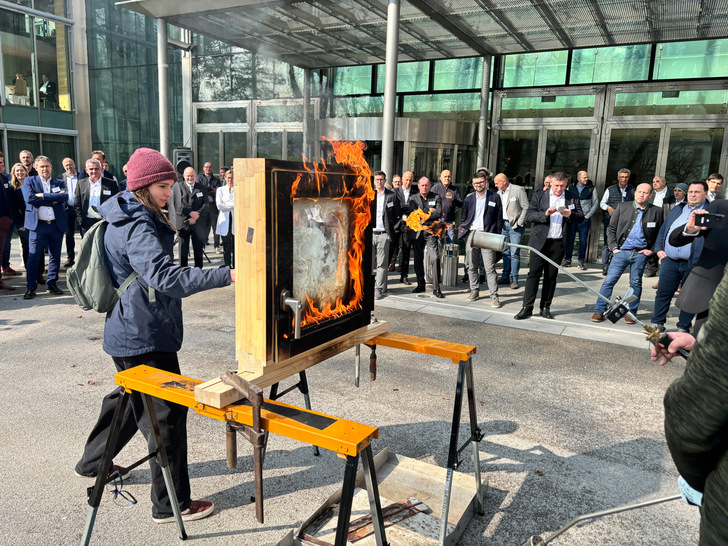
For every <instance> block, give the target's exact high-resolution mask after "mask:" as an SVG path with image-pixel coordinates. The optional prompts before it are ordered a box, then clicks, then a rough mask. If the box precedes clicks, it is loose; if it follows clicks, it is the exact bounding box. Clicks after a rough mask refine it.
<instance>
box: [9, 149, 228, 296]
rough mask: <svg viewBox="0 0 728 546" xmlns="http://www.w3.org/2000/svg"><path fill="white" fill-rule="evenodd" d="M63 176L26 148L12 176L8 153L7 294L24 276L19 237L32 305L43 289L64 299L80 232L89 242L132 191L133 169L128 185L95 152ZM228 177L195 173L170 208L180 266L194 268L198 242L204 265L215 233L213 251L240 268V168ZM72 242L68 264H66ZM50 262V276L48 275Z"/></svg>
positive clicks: (207, 167) (66, 165) (208, 168)
mask: <svg viewBox="0 0 728 546" xmlns="http://www.w3.org/2000/svg"><path fill="white" fill-rule="evenodd" d="M61 165H62V167H63V172H62V173H60V175H59V176H54V173H53V162H52V161H51V159H50V158H48V157H46V156H43V155H39V156H37V157H33V154H32V153H31V152H30V151H29V150H23V151H21V152H20V154H19V156H18V162H17V163H15V164H13V165H12V167H10V169H9V170H8V171H7V172H6V163H5V156H4V154H2V153H0V265H1V269H0V290H8V291H12V290H16V289H17V287H15V286H12V285H11V284H9V283H8V282H7V281H8V278H10V277H14V276H19V275H21V273H19V272H18V271H16V270H15V269H14V268H13V267H12V265H11V263H10V253H11V249H12V248H11V245H12V238H13V235H14V234H15V233H17V235H18V240H19V244H20V249H21V256H22V260H23V265H24V266H25V270H26V283H25V284H26V291H25V294H24V296H23V298H24V299H26V300H30V299H33V298H34V297H35V296H36V291H37V289H38V285H45V286H46V290H47V291H48V293H50V294H53V295H62V294H63V290H61V289H60V288H59V287H58V284H57V281H58V276H59V272H60V268H61V267H63V268H66V269H67V268H70V267H72V266H73V265H74V263H75V257H76V233H77V232H78V233H79V234H80V235H81V237H84V235H85V234H86V233H87V232H88V230H89V229H90V228H91V226H93V225H94V224H96V223H97V222H99V221H100V219H101V216H100V215H99V212H98V210H99V207H101V206H102V205H103V204H104V203H105V202H106V201H108V200H109V199H111V198H112V197H113V196H116V195H117V194H119V193H120V192H125V191H127V189H128V188H127V178H126V176H127V168H128V166H127V165H124V167H123V169H122V170H123V172H124V179H122V180H118V179H117V178H116V176H114V175H113V174H112V173H111V172H110V171H109V164H108V162H107V161H106V156H105V154H104V152H103V151H101V150H95V151H94V152H93V153H92V155H91V158H89V159H88V160H87V161H86V162H85V163H84V168H83V169H82V170H80V171H79V170H77V168H76V162H75V161H74V160H73V159H72V158H70V157H66V158H64V159H63V160H62V161H61ZM220 174H221V177H222V180H224V181H221V179H220V178H218V177H216V176H215V175H214V174H213V172H212V164H211V163H210V162H206V163H205V164H204V166H203V172H202V173H200V174H199V175H198V174H197V173H196V172H195V170H194V169H193V168H191V167H189V168H187V169H186V170H185V171H184V175H183V181H182V182H177V183H175V184H174V186H173V192H172V199H170V200H169V203H167V204H166V206H167V209H168V211H169V212H170V217H171V218H172V222H173V226H174V228H175V229H176V231H177V236H178V239H179V242H180V262H181V264H182V265H184V266H186V265H187V262H188V256H189V246H190V241H192V248H193V254H194V261H195V266H196V267H198V268H200V269H201V268H202V267H203V255H204V247H205V245H207V244H208V241H209V239H210V232H211V231H212V234H213V237H212V242H213V248H214V250H215V251H216V252H218V253H222V254H223V262H224V264H225V265H226V266H229V267H231V268H234V247H235V245H234V234H235V225H234V221H233V218H234V210H233V204H234V187H233V176H232V170H230V169H228V168H226V167H223V168H221V169H220ZM64 242H65V250H66V252H65V253H66V260H65V262H64V263H63V265H61V261H62V250H63V244H64ZM46 256H47V262H48V271H47V275H46V274H45V273H46Z"/></svg>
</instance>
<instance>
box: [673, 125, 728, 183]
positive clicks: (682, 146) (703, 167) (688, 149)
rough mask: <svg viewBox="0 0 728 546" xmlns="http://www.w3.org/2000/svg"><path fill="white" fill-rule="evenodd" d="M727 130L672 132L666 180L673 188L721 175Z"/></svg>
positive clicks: (675, 128)
mask: <svg viewBox="0 0 728 546" xmlns="http://www.w3.org/2000/svg"><path fill="white" fill-rule="evenodd" d="M724 133H725V129H723V128H722V127H721V128H711V129H692V128H687V129H683V128H677V127H671V128H670V139H669V144H668V149H667V159H666V162H665V168H664V173H665V178H666V179H667V181H668V183H669V184H670V186H674V184H678V183H680V182H691V181H693V180H705V179H706V178H708V175H709V174H710V173H715V172H719V170H720V169H719V164H720V152H721V147H722V146H723V138H724Z"/></svg>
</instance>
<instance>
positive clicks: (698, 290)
mask: <svg viewBox="0 0 728 546" xmlns="http://www.w3.org/2000/svg"><path fill="white" fill-rule="evenodd" d="M708 213H711V214H722V215H724V216H728V201H727V200H725V199H716V200H715V201H713V202H712V203H710V204H709V205H708V206H707V208H705V209H701V210H694V211H693V212H692V213H691V214H690V217H689V218H688V222H687V224H685V226H683V227H678V228H677V229H675V230H673V232H672V233H671V234H670V238H669V241H670V244H671V245H673V246H684V245H689V244H690V243H691V242H692V241H693V239H694V238H695V237H705V244H704V245H703V250H702V252H701V253H700V258H699V259H698V261H697V263H696V264H695V266H694V267H693V269H692V270H691V271H690V275H688V278H687V280H686V281H685V284H684V285H683V288H682V290H681V291H680V295H679V296H678V297H677V300H676V301H675V305H677V307H678V308H679V309H681V310H683V311H686V312H688V313H694V314H695V326H694V328H693V333H694V334H695V335H696V336H697V334H698V331H699V330H700V327H701V326H702V325H703V324H704V323H705V321H706V319H707V318H708V303H710V298H711V297H712V296H713V293H714V292H715V289H716V287H717V286H718V283H720V280H721V278H722V277H723V272H724V270H725V268H726V263H728V224H726V223H723V224H722V226H721V227H714V228H706V227H705V226H699V225H696V217H697V216H698V215H699V214H708ZM724 222H725V220H724Z"/></svg>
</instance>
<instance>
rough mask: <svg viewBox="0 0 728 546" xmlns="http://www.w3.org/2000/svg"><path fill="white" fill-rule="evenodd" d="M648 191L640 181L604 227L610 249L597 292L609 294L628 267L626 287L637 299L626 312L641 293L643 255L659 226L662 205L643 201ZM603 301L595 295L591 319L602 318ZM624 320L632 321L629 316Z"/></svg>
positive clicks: (634, 310) (649, 251)
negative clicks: (632, 194)
mask: <svg viewBox="0 0 728 546" xmlns="http://www.w3.org/2000/svg"><path fill="white" fill-rule="evenodd" d="M651 194H652V186H650V185H649V184H640V185H639V186H637V190H636V191H635V193H634V201H632V202H631V203H620V204H619V205H617V209H616V210H615V211H614V214H613V215H612V218H611V220H610V222H609V229H608V230H607V245H608V246H609V250H610V251H611V252H612V261H611V262H610V264H609V270H608V272H607V278H606V279H604V283H603V284H602V287H601V289H600V290H599V293H600V294H601V295H602V296H604V297H606V298H608V299H609V298H611V297H612V290H613V289H614V285H615V284H617V281H619V278H620V277H621V276H622V273H624V272H625V270H626V269H627V267H628V266H629V286H630V288H631V289H632V290H633V291H634V295H635V296H637V299H636V300H635V301H633V302H632V303H630V305H629V311H630V313H632V314H633V315H636V314H637V308H638V307H639V304H640V296H641V295H642V273H644V271H645V266H646V265H647V257H648V256H649V255H650V254H652V252H653V248H654V246H655V241H656V240H657V235H658V233H659V232H660V228H661V227H662V208H661V207H655V206H653V205H650V204H648V203H647V200H648V199H649V198H650V195H651ZM606 309H607V302H605V301H604V300H603V299H601V298H599V299H598V300H597V304H596V306H595V307H594V314H593V315H592V318H591V319H592V321H593V322H602V321H603V320H604V311H606ZM624 322H626V323H627V324H634V323H635V322H636V321H635V319H633V318H632V317H630V316H629V315H628V316H626V317H624Z"/></svg>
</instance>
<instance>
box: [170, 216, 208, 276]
mask: <svg viewBox="0 0 728 546" xmlns="http://www.w3.org/2000/svg"><path fill="white" fill-rule="evenodd" d="M196 226H197V224H195V225H194V226H190V227H187V228H184V229H180V230H179V231H178V232H177V236H178V237H179V263H180V265H182V266H184V267H186V266H187V264H188V263H189V258H190V239H192V252H193V254H194V255H195V267H199V268H200V269H202V249H203V248H204V246H205V238H204V236H203V234H202V233H200V229H199V227H196ZM200 227H203V226H200Z"/></svg>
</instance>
